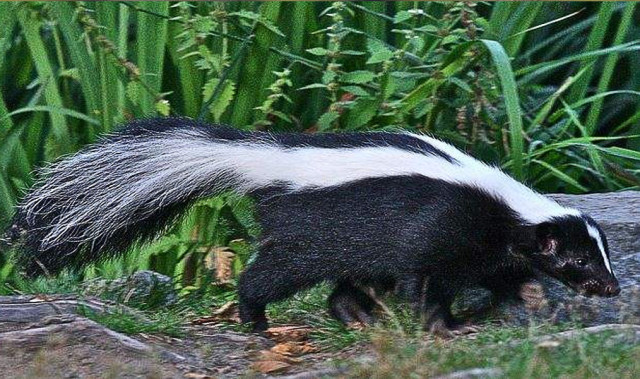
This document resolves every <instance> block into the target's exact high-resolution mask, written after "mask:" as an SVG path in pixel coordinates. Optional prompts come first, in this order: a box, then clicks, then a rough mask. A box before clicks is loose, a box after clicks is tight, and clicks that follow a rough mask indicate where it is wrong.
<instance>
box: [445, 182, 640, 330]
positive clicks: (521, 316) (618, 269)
mask: <svg viewBox="0 0 640 379" xmlns="http://www.w3.org/2000/svg"><path fill="white" fill-rule="evenodd" d="M550 197H552V198H554V199H555V200H556V201H558V202H559V203H561V204H563V205H566V206H570V207H573V208H577V209H579V210H581V211H583V212H584V213H587V214H589V215H591V216H592V217H593V218H594V219H595V220H596V221H598V223H599V224H600V225H601V227H602V228H603V230H604V231H605V233H606V234H607V239H608V241H609V246H610V249H611V261H612V266H613V269H614V272H615V273H616V276H617V277H618V280H619V281H620V285H621V287H622V293H621V294H620V296H618V297H616V298H612V299H603V298H586V297H583V296H579V295H577V294H576V293H575V292H573V291H572V290H571V289H569V288H567V287H565V286H564V285H562V284H561V283H559V282H557V281H555V280H553V279H551V278H548V277H542V276H541V277H540V278H539V281H540V283H541V284H542V285H543V287H544V291H545V296H546V299H547V301H548V305H547V306H545V307H543V308H542V309H539V310H535V311H532V310H529V309H526V308H525V307H524V305H523V304H522V303H506V304H502V305H499V306H498V307H497V309H493V310H492V312H491V316H492V317H495V318H498V319H501V320H505V321H506V322H507V323H509V324H515V325H523V324H526V323H528V322H529V320H530V319H531V317H534V318H536V319H539V320H542V321H546V322H549V321H550V322H567V321H576V322H579V323H582V324H585V325H599V324H609V323H634V324H637V323H640V238H638V237H639V236H640V192H634V191H626V192H619V193H607V194H590V195H551V196H550ZM490 302H491V296H490V295H489V293H488V292H487V291H485V290H481V289H474V290H470V291H468V292H466V293H465V294H463V295H462V296H461V298H460V299H458V301H457V307H458V309H461V312H462V313H464V314H476V315H478V314H483V313H485V315H486V311H487V310H489V309H491V303H490Z"/></svg>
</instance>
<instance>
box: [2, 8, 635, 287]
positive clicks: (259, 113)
mask: <svg viewBox="0 0 640 379" xmlns="http://www.w3.org/2000/svg"><path fill="white" fill-rule="evenodd" d="M0 25H2V26H1V27H0V90H1V91H0V166H1V168H2V170H1V171H0V227H2V226H6V225H8V223H9V221H10V218H11V215H12V212H13V207H14V205H15V204H16V202H17V201H18V199H19V198H20V196H21V194H22V193H23V191H24V190H25V188H28V187H29V186H30V185H31V184H32V183H33V175H32V171H33V170H34V169H36V168H38V167H41V166H42V165H44V164H45V163H46V162H49V161H52V160H55V159H57V158H59V157H60V156H61V155H64V154H69V153H73V152H75V151H77V150H78V149H79V148H81V147H82V146H83V145H85V144H87V143H90V142H92V141H95V139H96V138H97V137H98V136H99V135H100V134H102V133H105V132H109V131H112V130H114V129H115V128H116V127H117V125H118V124H120V123H123V122H126V121H127V120H130V119H134V118H139V117H148V116H152V115H181V116H187V117H192V118H200V119H205V120H208V121H212V122H221V123H228V124H231V125H234V126H235V127H237V128H242V129H260V130H269V131H276V132H281V131H296V132H326V131H360V130H382V129H409V130H413V131H420V132H427V133H432V134H434V135H436V136H439V137H441V138H444V139H447V140H449V141H452V142H453V143H455V144H456V145H458V146H460V147H461V148H463V149H465V150H467V151H470V152H471V153H472V154H474V155H476V156H478V157H480V158H482V159H484V160H487V161H491V162H495V163H496V164H499V165H501V166H502V167H504V169H505V170H507V171H509V172H510V173H511V174H513V175H514V176H516V177H517V178H519V179H521V180H525V181H527V182H528V183H530V184H531V185H532V186H534V187H536V188H537V189H539V190H542V191H545V192H546V191H558V192H570V193H580V192H587V191H610V190H619V189H623V188H636V187H637V185H638V179H637V172H638V169H639V168H640V165H639V164H638V163H639V160H640V153H639V152H638V151H637V149H638V146H639V140H638V139H637V138H636V135H638V134H640V122H639V119H640V103H639V102H638V95H639V94H640V92H638V90H640V88H639V86H640V70H634V69H633V67H640V56H639V55H638V50H639V49H640V43H639V42H640V17H639V10H638V7H637V6H636V4H635V3H632V2H630V3H616V2H605V3H575V2H571V3H565V2H496V3H473V2H336V3H328V2H264V3H261V2H178V3H168V2H52V3H46V2H28V3H0ZM257 232H258V229H257V227H256V225H255V222H254V220H253V218H252V216H251V204H250V201H248V200H247V199H242V198H237V197H233V196H223V197H219V198H214V199H209V200H205V201H202V202H201V203H199V204H197V205H196V206H195V207H194V209H193V210H192V211H191V212H189V214H188V216H187V217H186V218H185V220H184V222H183V223H181V224H180V225H178V226H176V227H175V228H174V229H173V230H172V231H171V232H170V233H169V234H168V235H167V236H165V237H163V238H161V239H160V240H159V241H158V242H157V243H155V244H152V245H150V246H145V247H140V248H138V249H136V252H135V253H134V254H131V255H130V256H129V257H127V258H125V259H122V260H118V261H116V262H109V263H104V264H100V265H98V266H96V267H92V268H89V269H88V270H87V271H86V272H84V273H83V274H82V276H84V277H91V276H96V275H101V276H116V275H120V274H122V273H125V272H130V271H133V270H136V269H142V268H149V269H153V270H156V271H159V272H162V273H166V274H169V275H172V276H174V277H175V278H176V279H177V285H178V286H179V287H181V288H183V289H185V290H189V289H192V288H198V287H199V288H202V287H204V285H205V284H208V283H209V282H210V281H211V280H213V279H212V278H213V274H212V273H211V270H212V269H213V268H214V267H215V266H216V263H217V266H218V268H220V267H222V266H224V268H225V270H226V271H228V272H230V273H231V275H230V276H229V275H228V274H227V275H225V276H226V278H227V279H228V278H229V277H230V278H231V279H232V281H233V278H234V275H235V274H237V272H239V271H240V270H241V269H242V267H243V266H244V264H245V263H246V261H247V259H249V256H250V254H251V251H252V248H251V239H252V237H253V236H255V235H256V233H257ZM21 281H22V279H21V278H20V277H19V275H17V273H16V269H15V268H14V267H13V265H12V264H11V263H10V261H9V260H8V258H7V257H6V256H4V257H0V282H1V283H2V285H1V286H0V292H12V291H14V290H15V289H16V288H18V287H20V283H23V282H21Z"/></svg>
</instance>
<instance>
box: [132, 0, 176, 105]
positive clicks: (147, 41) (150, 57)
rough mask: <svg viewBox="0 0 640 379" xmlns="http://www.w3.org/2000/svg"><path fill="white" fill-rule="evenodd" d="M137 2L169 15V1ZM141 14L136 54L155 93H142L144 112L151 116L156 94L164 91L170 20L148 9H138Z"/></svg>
mask: <svg viewBox="0 0 640 379" xmlns="http://www.w3.org/2000/svg"><path fill="white" fill-rule="evenodd" d="M137 4H138V7H139V8H140V9H143V10H146V11H149V12H153V13H158V14H161V15H168V14H169V3H168V2H164V1H149V2H147V1H142V2H139V3H137ZM137 17H138V34H137V43H136V45H137V49H136V53H137V61H138V67H140V70H141V71H142V80H143V81H144V82H145V83H146V84H147V85H148V87H149V88H150V89H151V91H152V92H153V93H148V92H142V93H141V99H140V104H139V105H140V108H141V109H142V112H143V113H144V114H143V115H150V114H151V113H153V112H154V109H155V102H156V100H158V99H157V98H155V97H154V96H157V95H158V94H159V93H160V86H161V84H162V73H163V72H162V68H163V66H164V54H165V44H166V41H167V20H166V19H165V18H161V17H158V16H156V15H153V14H149V13H145V12H137ZM143 115H141V116H143Z"/></svg>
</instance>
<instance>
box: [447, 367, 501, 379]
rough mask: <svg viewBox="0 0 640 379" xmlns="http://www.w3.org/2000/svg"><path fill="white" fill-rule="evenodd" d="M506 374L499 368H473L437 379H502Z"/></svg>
mask: <svg viewBox="0 0 640 379" xmlns="http://www.w3.org/2000/svg"><path fill="white" fill-rule="evenodd" d="M503 376H504V373H503V372H502V370H500V369H499V368H472V369H469V370H462V371H456V372H452V373H449V374H446V375H440V376H436V377H435V379H485V378H501V377H503Z"/></svg>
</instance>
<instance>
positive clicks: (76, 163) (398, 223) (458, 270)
mask: <svg viewBox="0 0 640 379" xmlns="http://www.w3.org/2000/svg"><path fill="white" fill-rule="evenodd" d="M225 191H235V192H237V193H240V194H246V195H248V196H251V197H253V198H254V199H255V200H256V204H257V206H256V209H257V218H258V221H259V222H260V225H261V228H262V231H261V236H260V238H259V241H258V253H257V257H256V259H255V261H254V262H252V263H251V264H250V265H249V267H248V268H247V269H246V270H245V271H244V272H243V273H242V274H241V276H240V279H239V283H238V296H239V302H240V316H241V319H242V321H243V322H245V323H252V324H253V327H254V329H255V330H263V329H265V328H266V327H267V320H266V316H265V306H266V305H267V304H269V303H272V302H275V301H279V300H282V299H284V298H286V297H288V296H290V295H292V294H294V293H296V292H298V291H300V290H302V289H305V288H308V287H311V286H313V285H315V284H318V283H320V282H323V281H329V282H333V283H336V285H337V286H336V291H335V292H334V294H333V295H332V297H331V299H333V301H334V303H335V302H338V303H339V302H340V301H341V300H340V299H343V298H345V295H347V298H348V297H349V294H352V295H353V294H355V295H353V296H356V297H357V296H359V295H358V294H357V293H356V292H354V289H355V288H357V286H358V285H359V284H365V285H366V284H370V283H400V284H402V287H404V290H403V291H402V292H403V296H405V297H406V298H407V299H408V300H410V301H411V302H412V303H414V304H416V303H418V302H419V300H418V299H419V297H420V296H422V295H423V288H426V293H424V301H423V303H424V306H423V308H424V309H423V311H424V314H425V315H426V316H425V320H426V325H427V326H428V327H429V328H431V329H432V330H440V329H447V328H453V327H455V320H453V318H452V316H451V312H450V305H451V302H452V299H453V298H454V296H455V295H456V293H458V292H459V291H460V290H461V289H463V288H465V287H468V286H475V285H483V286H486V287H488V288H490V289H492V290H495V291H496V292H508V291H510V289H512V288H516V287H517V286H519V285H520V284H521V283H522V282H523V281H525V280H527V279H528V278H529V277H530V275H531V272H532V270H540V271H542V272H544V273H546V274H548V275H550V276H552V277H554V278H556V279H558V280H560V281H562V282H563V283H565V284H566V285H567V286H569V287H571V288H573V289H574V290H576V291H577V292H579V293H581V294H584V295H597V296H607V297H608V296H615V295H617V294H618V293H619V292H620V287H619V285H618V281H617V279H616V277H615V275H614V272H613V270H612V268H611V263H610V261H609V251H608V246H607V239H606V237H605V235H604V233H603V232H602V230H601V229H600V227H599V226H598V225H597V223H596V222H595V221H594V220H593V219H592V218H590V217H589V216H586V215H583V214H581V213H580V212H579V211H577V210H575V209H569V208H565V207H562V206H560V205H559V204H557V203H556V202H554V201H552V200H550V199H548V198H546V197H544V196H542V195H540V194H538V193H536V192H534V191H533V190H531V189H530V188H528V187H527V186H525V185H523V184H521V183H519V182H517V181H516V180H514V179H512V178H511V177H509V176H508V175H506V174H505V173H504V172H502V171H501V170H500V169H498V168H496V167H492V166H489V165H487V164H484V163H482V162H480V161H477V160H475V159H474V158H472V157H470V156H468V155H466V154H464V153H463V152H461V151H459V150H458V149H456V148H454V147H453V146H451V145H449V144H447V143H445V142H442V141H440V140H437V139H434V138H431V137H427V136H424V135H417V134H410V133H386V132H370V133H344V134H316V135H309V134H271V133H265V132H244V131H238V130H234V129H231V128H227V127H221V126H211V125H207V124H202V123H200V122H196V121H193V120H190V119H185V118H160V119H146V120H138V121H133V122H131V123H129V125H128V126H126V127H125V128H124V129H123V130H122V131H120V132H118V133H115V134H113V135H110V136H107V137H104V138H103V139H101V140H100V141H98V142H97V143H95V144H93V145H90V146H88V147H87V148H85V149H84V150H82V151H80V152H79V153H77V154H75V155H73V156H70V157H67V158H65V159H63V160H61V161H59V162H57V163H54V164H52V165H50V166H49V167H47V168H46V169H44V170H43V173H42V177H41V179H40V180H39V181H38V182H37V184H36V185H35V186H34V188H33V189H31V191H30V192H28V193H27V194H26V196H25V197H24V199H23V201H22V202H21V203H20V204H19V205H18V207H17V212H16V215H15V217H14V220H13V225H12V227H11V228H10V231H9V233H10V235H11V236H12V237H13V239H17V240H20V241H19V242H20V243H21V244H22V248H21V249H19V252H18V254H17V262H18V263H19V264H20V265H21V266H22V267H24V269H25V271H26V273H27V274H31V275H37V274H39V273H42V272H46V273H49V274H51V273H56V272H58V271H60V270H61V269H63V268H78V267H81V266H82V265H85V264H87V263H89V262H94V261H98V260H101V259H105V258H107V257H112V256H117V255H119V254H124V253H125V252H126V251H127V250H128V249H129V248H130V247H131V245H132V244H134V243H136V242H144V241H148V240H150V239H152V238H154V237H156V236H157V235H158V234H159V233H161V232H162V231H163V230H165V229H166V228H167V227H169V226H170V225H171V223H172V222H173V221H175V220H176V219H177V218H178V217H179V216H180V215H181V214H183V213H184V212H185V211H186V210H187V209H188V207H189V205H191V204H192V203H193V202H194V201H196V200H197V199H200V198H205V197H209V196H213V195H216V194H220V193H222V192H225ZM425 281H426V282H427V283H426V286H425V284H424V283H425ZM360 295H361V294H360ZM337 308H339V307H337Z"/></svg>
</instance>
